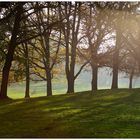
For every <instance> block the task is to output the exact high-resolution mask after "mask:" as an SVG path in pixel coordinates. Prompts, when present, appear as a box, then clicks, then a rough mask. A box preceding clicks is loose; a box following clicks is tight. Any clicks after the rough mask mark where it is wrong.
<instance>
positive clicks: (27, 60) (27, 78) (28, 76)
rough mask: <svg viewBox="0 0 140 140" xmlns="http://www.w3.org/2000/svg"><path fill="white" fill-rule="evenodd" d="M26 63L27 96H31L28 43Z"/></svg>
mask: <svg viewBox="0 0 140 140" xmlns="http://www.w3.org/2000/svg"><path fill="white" fill-rule="evenodd" d="M25 59H26V60H25V61H26V62H25V63H26V90H25V98H30V94H29V93H30V67H29V51H28V46H27V43H26V44H25Z"/></svg>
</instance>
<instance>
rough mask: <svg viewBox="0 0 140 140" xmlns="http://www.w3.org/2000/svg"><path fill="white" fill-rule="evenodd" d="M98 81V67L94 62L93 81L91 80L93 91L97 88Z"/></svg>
mask: <svg viewBox="0 0 140 140" xmlns="http://www.w3.org/2000/svg"><path fill="white" fill-rule="evenodd" d="M97 83H98V67H97V65H96V64H93V65H92V82H91V87H92V91H93V90H97Z"/></svg>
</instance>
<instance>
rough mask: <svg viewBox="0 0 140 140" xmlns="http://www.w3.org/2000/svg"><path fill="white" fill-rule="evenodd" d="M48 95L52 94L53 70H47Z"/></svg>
mask: <svg viewBox="0 0 140 140" xmlns="http://www.w3.org/2000/svg"><path fill="white" fill-rule="evenodd" d="M47 96H52V78H51V72H49V71H48V72H47Z"/></svg>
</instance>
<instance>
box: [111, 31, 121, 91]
mask: <svg viewBox="0 0 140 140" xmlns="http://www.w3.org/2000/svg"><path fill="white" fill-rule="evenodd" d="M120 32H121V30H120V29H117V31H116V46H115V49H114V54H113V67H112V68H113V76H112V86H111V89H118V72H119V71H118V70H119V51H120V46H121V33H120Z"/></svg>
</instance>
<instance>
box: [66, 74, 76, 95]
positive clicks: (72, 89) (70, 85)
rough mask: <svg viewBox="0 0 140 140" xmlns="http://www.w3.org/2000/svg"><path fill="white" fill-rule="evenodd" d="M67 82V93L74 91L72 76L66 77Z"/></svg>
mask: <svg viewBox="0 0 140 140" xmlns="http://www.w3.org/2000/svg"><path fill="white" fill-rule="evenodd" d="M67 82H68V84H67V85H68V88H67V93H68V94H71V93H74V82H75V80H74V77H73V78H72V77H71V76H70V77H69V78H68V79H67Z"/></svg>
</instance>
